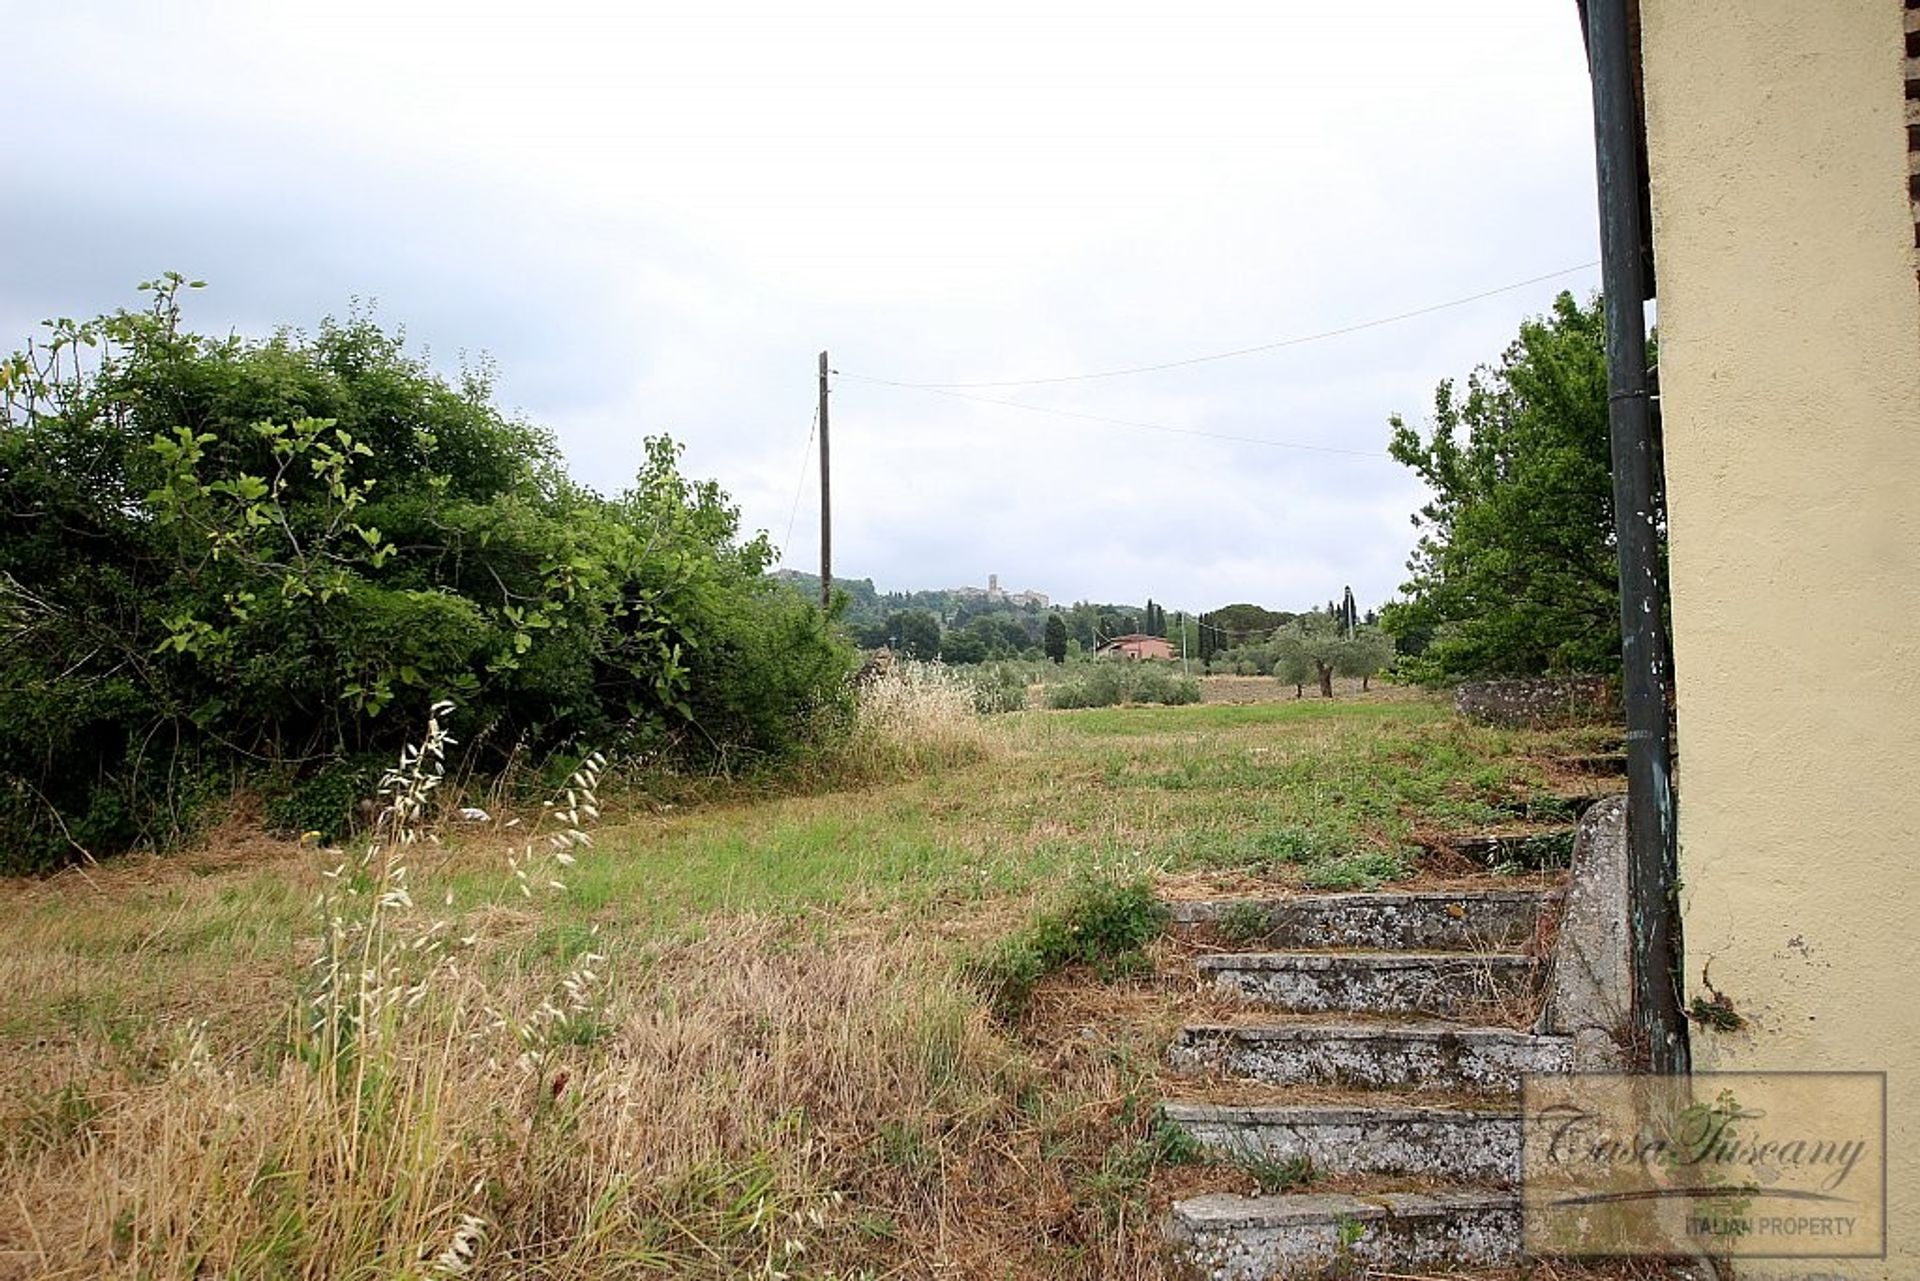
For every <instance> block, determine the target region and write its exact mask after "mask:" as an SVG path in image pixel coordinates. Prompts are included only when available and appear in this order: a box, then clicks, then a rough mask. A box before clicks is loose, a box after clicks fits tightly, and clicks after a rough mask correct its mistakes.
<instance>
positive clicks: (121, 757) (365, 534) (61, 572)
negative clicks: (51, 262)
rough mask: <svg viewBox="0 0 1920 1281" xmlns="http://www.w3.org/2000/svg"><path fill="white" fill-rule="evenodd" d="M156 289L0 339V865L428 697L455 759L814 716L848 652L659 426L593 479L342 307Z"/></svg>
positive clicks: (338, 751)
mask: <svg viewBox="0 0 1920 1281" xmlns="http://www.w3.org/2000/svg"><path fill="white" fill-rule="evenodd" d="M185 287H187V282H185V281H184V280H182V279H180V278H179V277H168V278H165V279H163V280H161V281H158V282H154V283H153V284H152V285H151V286H150V288H152V289H153V304H152V306H151V307H150V308H148V309H146V310H144V311H140V312H126V311H121V312H117V313H115V314H113V315H110V316H103V317H100V318H98V319H96V320H93V321H88V322H84V323H79V324H76V323H74V322H71V321H62V322H60V323H59V324H57V325H55V326H54V327H53V331H52V334H51V336H50V338H49V339H48V340H46V341H45V342H44V343H43V344H40V345H36V346H35V347H32V348H29V350H28V351H26V352H23V353H20V354H17V355H15V356H13V357H10V358H8V359H7V360H5V361H0V869H7V870H15V871H19V870H31V869H36V868H42V867H47V866H51V865H54V864H57V863H59V862H62V861H66V860H67V859H70V858H73V857H75V856H76V855H75V849H76V847H84V848H85V849H86V850H88V851H90V852H92V853H95V854H103V853H109V852H112V851H114V850H117V849H120V848H124V847H125V846H127V845H129V844H132V843H134V842H135V841H138V840H143V839H144V840H147V841H150V842H153V843H155V844H164V843H165V841H166V840H167V839H169V838H170V837H171V836H172V835H174V834H177V833H178V832H179V831H180V830H182V828H183V826H184V823H183V821H182V818H181V815H182V814H183V813H184V812H185V811H186V810H187V809H189V808H191V807H190V805H189V804H188V798H189V797H190V795H191V794H192V788H191V787H189V786H188V783H190V782H191V781H192V780H193V779H196V778H200V777H202V776H205V775H208V774H215V775H217V774H219V773H221V772H222V771H223V770H224V771H225V772H226V773H227V774H229V775H230V774H231V773H232V772H233V771H234V770H236V769H238V768H240V766H241V763H243V762H245V763H247V764H249V765H250V766H251V765H257V764H258V763H261V762H264V763H265V764H266V765H267V766H268V767H272V766H273V765H275V764H277V763H280V762H286V761H291V760H298V761H301V762H304V763H305V765H304V766H303V768H305V769H306V770H307V771H308V772H309V773H310V774H312V776H313V777H312V779H311V780H306V781H302V780H298V779H296V780H295V791H299V790H300V789H301V788H302V787H305V786H306V785H307V783H308V782H310V783H311V785H312V787H314V788H317V789H321V790H324V789H325V788H326V787H328V786H330V784H327V783H324V782H321V781H319V780H320V778H321V776H322V775H324V774H325V773H326V771H327V770H328V769H329V768H330V767H331V763H332V762H336V761H341V760H347V759H350V758H353V757H355V756H357V755H359V754H362V753H374V754H377V755H380V756H383V757H384V756H390V755H391V754H392V753H393V752H394V751H396V750H397V749H398V747H399V746H400V745H401V743H402V740H403V739H404V729H403V728H402V727H403V726H404V725H405V724H407V723H408V722H409V721H412V720H417V718H418V717H419V716H420V715H422V714H423V713H424V712H425V710H426V708H427V707H429V706H430V705H431V704H433V703H434V702H435V701H436V700H439V699H441V698H454V699H457V700H458V701H459V702H460V704H461V706H462V707H463V708H464V709H465V710H466V712H467V714H468V715H469V716H471V717H472V718H473V719H474V721H476V722H477V723H479V724H480V725H482V726H485V727H487V734H486V735H485V740H484V741H485V743H486V744H490V745H492V746H491V748H489V749H488V750H484V751H482V752H481V753H480V754H479V755H478V756H477V757H475V758H474V759H472V760H471V761H470V764H472V765H473V766H474V767H476V768H481V769H485V768H487V767H488V766H489V764H490V763H497V762H498V761H499V760H500V759H503V758H504V755H505V754H506V753H507V752H510V751H512V750H513V749H514V747H515V746H516V745H520V746H524V747H525V748H527V749H529V750H531V751H534V752H536V753H539V754H545V753H546V752H548V751H550V750H552V749H553V748H556V747H559V746H561V745H563V744H566V743H569V742H580V741H592V742H616V741H618V742H625V743H628V744H630V745H632V746H635V747H641V748H647V749H668V750H672V751H673V752H675V753H678V754H680V755H682V756H686V757H691V758H695V759H697V760H698V761H699V762H700V763H701V764H702V765H706V766H714V767H718V768H722V769H728V768H732V767H733V765H734V764H735V763H737V762H746V761H761V760H767V759H778V758H781V757H784V756H787V755H791V754H792V753H794V752H796V751H798V750H800V749H801V748H803V747H804V746H806V745H807V744H809V743H810V742H812V741H814V740H815V739H816V738H817V737H818V736H819V735H820V734H821V733H823V732H825V731H826V730H827V729H830V728H834V727H843V726H844V725H845V723H846V721H847V715H846V712H847V711H848V710H849V709H848V707H847V703H848V699H849V695H848V693H847V691H846V679H845V678H846V676H847V674H848V673H849V672H850V670H851V667H852V652H851V650H850V648H849V647H848V646H847V645H845V644H844V643H843V642H841V641H840V640H838V639H837V638H836V637H835V636H834V635H833V633H832V632H831V630H830V629H829V627H828V625H827V622H826V620H825V619H824V618H823V617H821V615H820V612H819V611H818V610H817V609H815V608H812V607H811V606H809V605H808V604H807V603H806V602H804V601H802V600H801V599H800V598H799V597H798V596H796V595H795V594H794V593H793V592H792V591H790V590H789V589H787V588H785V587H783V586H780V585H778V584H775V583H773V582H771V581H770V580H768V579H767V577H766V575H765V571H766V569H767V566H768V565H769V563H770V561H771V559H772V549H771V547H770V546H769V544H768V543H767V541H766V539H765V537H764V536H760V537H754V538H742V537H741V536H740V531H739V518H738V512H737V511H736V509H735V508H734V507H733V506H732V505H731V504H730V502H729V501H728V499H727V496H726V494H725V493H723V492H722V491H721V490H720V489H719V487H718V486H717V485H715V484H714V483H712V482H710V481H708V482H694V481H689V480H688V479H686V478H685V477H683V476H682V475H681V474H680V471H679V448H678V447H677V446H676V445H674V444H673V442H672V441H670V440H668V439H666V438H664V437H660V438H654V439H651V440H649V441H647V443H646V455H645V461H644V464H643V466H642V467H641V469H640V472H639V475H638V476H637V478H636V480H635V483H634V485H633V487H632V488H631V489H629V490H627V491H626V492H624V493H622V494H620V495H618V496H616V497H604V496H602V495H599V494H596V493H593V492H591V491H588V490H585V489H583V488H581V487H580V486H578V485H576V484H574V483H573V482H571V481H570V480H569V479H568V478H567V477H566V475H565V473H564V471H563V469H562V467H561V463H560V459H559V455H558V452H557V450H556V448H555V446H554V442H553V439H552V437H551V436H550V435H549V434H548V433H547V432H545V431H544V430H542V429H540V428H538V427H536V426H533V425H532V424H529V423H527V422H524V421H522V420H520V419H517V418H513V417H510V416H508V415H506V414H503V413H501V412H500V411H499V410H498V409H497V408H495V407H494V405H493V404H492V403H491V400H490V391H489V387H488V383H487V380H486V378H485V376H484V374H472V373H470V374H468V375H466V376H465V377H463V378H462V379H461V380H460V381H459V383H458V385H454V384H450V383H449V382H448V381H446V380H445V379H444V378H442V377H441V376H440V375H438V374H437V373H435V372H434V371H433V370H432V369H430V368H429V367H428V366H427V365H426V364H425V363H424V362H422V361H421V360H419V359H418V358H416V357H414V356H410V355H408V354H407V352H406V351H405V349H404V345H403V343H402V341H401V340H400V339H399V338H398V337H396V336H392V335H389V334H386V333H383V332H382V331H381V330H380V329H379V328H378V327H377V326H375V325H374V324H373V323H372V322H371V321H370V320H368V319H366V318H364V317H356V318H354V319H351V320H349V321H348V322H346V323H335V322H333V321H327V322H323V323H322V325H321V326H320V329H319V331H318V333H317V334H316V335H314V336H312V337H308V336H305V335H302V334H298V333H294V332H292V331H283V332H281V333H279V334H276V335H275V336H274V337H272V338H270V339H266V340H261V341H249V340H244V339H240V338H233V337H212V336H205V335H198V334H194V333H191V332H189V331H187V330H185V329H183V328H182V327H181V324H180V319H181V317H180V309H179V306H178V304H177V298H178V294H179V292H180V290H182V289H183V288H185ZM82 353H89V354H88V355H86V357H85V359H81V358H80V356H81V354H82ZM317 795H318V793H317V792H316V793H315V796H316V798H317ZM286 799H287V801H288V803H289V804H294V805H296V808H304V804H305V803H304V802H294V801H293V798H292V794H291V793H290V794H288V796H287V797H286ZM316 803H317V800H316ZM327 808H328V810H329V812H331V801H329V802H327ZM290 816H291V815H290ZM308 821H309V819H308V818H306V817H302V818H300V822H301V823H302V824H303V830H305V828H304V825H305V824H306V823H307V822H308ZM316 826H319V827H320V828H321V829H322V830H327V829H328V828H329V827H330V826H331V824H329V823H325V822H322V823H319V824H316Z"/></svg>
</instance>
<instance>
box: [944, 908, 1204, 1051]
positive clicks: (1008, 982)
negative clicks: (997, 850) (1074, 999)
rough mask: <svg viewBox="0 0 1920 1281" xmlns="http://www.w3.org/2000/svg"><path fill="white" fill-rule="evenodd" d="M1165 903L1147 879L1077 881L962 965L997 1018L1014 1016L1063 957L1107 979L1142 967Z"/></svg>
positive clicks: (1162, 922)
mask: <svg viewBox="0 0 1920 1281" xmlns="http://www.w3.org/2000/svg"><path fill="white" fill-rule="evenodd" d="M1167 920H1168V912H1167V909H1166V906H1165V904H1163V903H1161V902H1160V900H1159V899H1158V898H1157V897H1156V896H1155V895H1154V892H1153V886H1152V885H1151V884H1150V883H1149V882H1148V881H1147V880H1146V879H1145V878H1141V879H1138V880H1132V881H1094V880H1089V881H1082V882H1080V883H1079V884H1077V885H1076V886H1074V887H1073V888H1072V889H1071V890H1070V891H1069V893H1068V895H1067V897H1066V899H1065V901H1064V902H1062V903H1061V904H1060V906H1058V907H1057V908H1054V909H1052V910H1050V911H1046V912H1043V913H1041V914H1040V915H1039V916H1037V917H1035V918H1034V919H1033V921H1032V922H1031V923H1030V924H1029V925H1028V926H1027V928H1026V929H1025V930H1023V931H1022V932H1020V933H1019V934H1016V935H1014V936H1013V937H1012V938H1009V939H1006V940H1005V941H1003V942H1002V943H1001V944H1000V946H999V947H998V948H997V949H995V950H994V951H993V952H992V953H990V954H988V955H987V956H985V957H983V958H979V959H976V960H975V961H973V962H971V963H970V964H969V965H968V966H967V972H968V977H969V978H970V979H971V980H972V982H973V983H974V986H975V987H976V988H977V989H978V990H979V991H980V992H981V994H982V995H983V996H984V997H985V998H986V1001H987V1004H988V1005H989V1007H991V1008H992V1010H993V1012H994V1014H995V1015H996V1016H998V1017H1000V1018H1002V1019H1007V1020H1013V1019H1017V1018H1020V1017H1021V1016H1022V1015H1024V1014H1025V1013H1026V1011H1027V1008H1028V1006H1029V1005H1030V1004H1031V1003H1032V1000H1033V991H1034V988H1036V987H1037V986H1038V985H1039V983H1040V980H1041V979H1043V978H1045V977H1046V976H1047V975H1049V974H1052V973H1054V972H1056V971H1058V970H1062V969H1065V968H1066V967H1067V966H1069V965H1086V966H1089V967H1091V968H1092V969H1093V970H1094V972H1095V973H1097V974H1098V975H1099V976H1100V977H1102V978H1106V979H1111V978H1116V977H1121V976H1125V975H1129V974H1138V973H1141V972H1142V971H1144V970H1145V969H1147V968H1148V961H1147V956H1146V950H1145V949H1146V945H1147V944H1148V943H1151V942H1152V941H1153V940H1154V939H1156V938H1158V937H1160V935H1161V933H1162V932H1163V931H1164V930H1165V929H1166V927H1167Z"/></svg>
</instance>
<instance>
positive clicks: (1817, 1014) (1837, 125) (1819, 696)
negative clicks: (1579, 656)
mask: <svg viewBox="0 0 1920 1281" xmlns="http://www.w3.org/2000/svg"><path fill="white" fill-rule="evenodd" d="M1642 21H1643V29H1642V57H1643V63H1644V69H1645V73H1646V85H1647V98H1648V102H1647V113H1648V142H1649V151H1650V160H1651V167H1652V186H1653V206H1654V235H1655V254H1656V258H1657V261H1658V269H1659V277H1660V281H1659V292H1660V299H1659V320H1660V355H1661V387H1662V393H1663V396H1664V411H1665V423H1666V451H1667V452H1666V459H1667V483H1668V488H1669V494H1670V498H1671V518H1672V568H1673V618H1674V660H1675V662H1674V665H1675V676H1676V680H1677V703H1678V713H1679V734H1680V739H1679V788H1680V792H1679V795H1680V805H1681V810H1680V862H1681V874H1682V878H1683V882H1684V886H1683V891H1682V901H1683V907H1684V920H1685V931H1686V949H1687V958H1688V959H1687V967H1688V970H1689V972H1690V973H1689V982H1690V992H1689V995H1693V994H1696V993H1699V992H1700V991H1701V990H1702V989H1701V988H1700V986H1699V984H1700V972H1701V968H1702V966H1703V965H1704V964H1705V963H1707V962H1709V961H1710V962H1711V963H1712V980H1713V984H1714V986H1715V987H1717V988H1719V989H1721V990H1722V991H1724V992H1725V993H1726V994H1727V995H1728V996H1729V997H1730V998H1731V999H1732V1000H1733V1001H1734V1002H1735V1004H1736V1006H1737V1007H1738V1009H1739V1010H1740V1012H1741V1013H1742V1014H1744V1015H1745V1016H1746V1017H1747V1019H1748V1020H1750V1025H1749V1028H1748V1029H1747V1030H1745V1031H1741V1032H1738V1033H1734V1034H1718V1033H1713V1032H1696V1033H1695V1036H1694V1051H1695V1063H1696V1066H1697V1067H1700V1068H1734V1069H1744V1068H1765V1069H1785V1068H1849V1069H1862V1068H1863V1069H1874V1070H1880V1069H1884V1070H1886V1071H1887V1072H1889V1073H1890V1079H1889V1111H1890V1148H1891V1152H1892V1166H1891V1168H1890V1170H1889V1172H1888V1173H1889V1187H1890V1207H1889V1208H1890V1229H1891V1232H1890V1235H1891V1250H1892V1257H1890V1258H1889V1259H1888V1261H1886V1262H1885V1263H1879V1262H1874V1263H1868V1264H1853V1265H1850V1266H1844V1267H1843V1266H1840V1265H1826V1264H1822V1265H1820V1266H1819V1267H1817V1268H1810V1267H1809V1265H1806V1264H1799V1265H1791V1266H1788V1265H1774V1267H1773V1268H1772V1269H1771V1270H1770V1269H1769V1268H1766V1267H1760V1266H1756V1265H1752V1264H1748V1265H1743V1266H1742V1268H1741V1275H1742V1276H1743V1277H1745V1276H1753V1275H1792V1276H1806V1275H1808V1274H1809V1272H1810V1271H1812V1272H1817V1273H1826V1272H1832V1273H1836V1274H1844V1275H1848V1276H1876V1277H1877V1276H1885V1277H1895V1278H1901V1279H1902V1281H1913V1279H1916V1278H1920V895H1917V894H1916V883H1917V882H1920V839H1916V837H1917V833H1916V819H1915V815H1916V813H1920V286H1917V285H1916V282H1915V266H1916V261H1915V251H1914V247H1913V244H1914V231H1913V215H1912V213H1911V212H1910V208H1909V203H1908V197H1907V169H1908V160H1907V145H1906V127H1905V126H1906V120H1905V102H1904V80H1905V72H1904V48H1903V35H1904V19H1903V13H1902V8H1901V4H1900V0H1642Z"/></svg>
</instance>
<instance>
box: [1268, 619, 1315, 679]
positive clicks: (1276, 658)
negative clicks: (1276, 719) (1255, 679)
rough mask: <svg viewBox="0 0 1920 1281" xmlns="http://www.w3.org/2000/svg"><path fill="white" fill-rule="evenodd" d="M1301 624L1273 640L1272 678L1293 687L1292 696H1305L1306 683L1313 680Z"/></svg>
mask: <svg viewBox="0 0 1920 1281" xmlns="http://www.w3.org/2000/svg"><path fill="white" fill-rule="evenodd" d="M1303 631H1304V624H1303V623H1295V624H1293V625H1291V626H1289V627H1287V628H1284V629H1283V630H1282V631H1281V632H1279V633H1278V634H1277V635H1275V636H1274V638H1273V678H1274V679H1275V680H1277V681H1279V682H1280V683H1281V684H1282V685H1291V686H1293V696H1294V697H1295V698H1302V697H1305V695H1306V687H1307V682H1308V681H1309V680H1311V679H1313V676H1314V665H1313V658H1312V656H1311V655H1310V654H1309V653H1308V652H1307V644H1306V638H1305V636H1304V635H1303V634H1302V633H1303Z"/></svg>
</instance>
